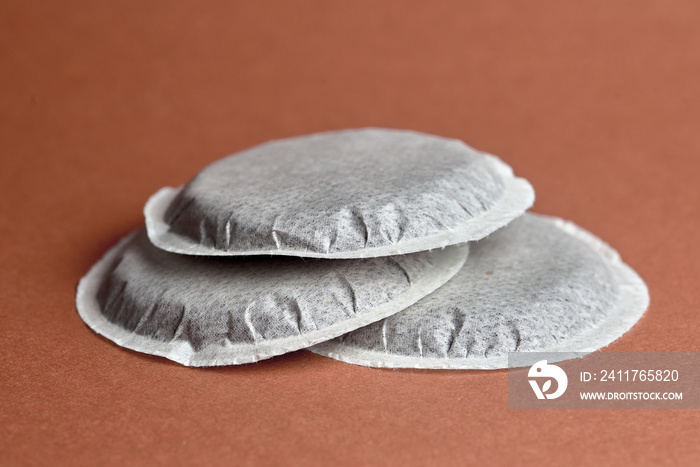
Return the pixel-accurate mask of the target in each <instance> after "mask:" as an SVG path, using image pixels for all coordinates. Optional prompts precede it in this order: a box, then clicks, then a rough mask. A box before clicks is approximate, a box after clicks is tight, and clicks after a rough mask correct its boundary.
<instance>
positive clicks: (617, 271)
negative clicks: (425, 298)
mask: <svg viewBox="0 0 700 467" xmlns="http://www.w3.org/2000/svg"><path fill="white" fill-rule="evenodd" d="M531 215H532V214H531ZM537 216H538V217H541V218H543V219H545V220H548V221H550V222H552V223H553V224H554V225H555V226H557V227H559V228H560V229H561V230H563V231H564V232H566V233H567V234H569V235H571V236H572V237H574V238H576V239H578V240H581V241H582V242H583V243H585V244H586V245H588V246H589V247H591V248H592V249H593V250H594V251H595V252H596V253H598V255H599V256H600V257H601V259H602V260H603V262H604V263H605V264H606V265H607V266H608V267H609V269H610V271H611V272H612V274H613V278H614V279H615V280H616V281H617V283H618V285H619V291H620V293H619V296H618V298H617V300H616V302H615V306H614V308H613V309H612V310H611V312H610V314H609V315H608V317H607V318H606V319H604V320H603V321H601V322H600V323H599V324H598V325H597V326H595V327H593V328H590V329H588V330H587V331H586V332H584V333H582V334H579V335H576V336H573V337H572V338H570V339H567V340H565V341H562V342H560V343H558V344H557V345H556V346H553V347H547V348H542V349H536V350H532V352H562V360H566V359H570V358H571V356H568V355H567V356H565V355H566V354H567V353H571V352H576V353H578V354H579V356H581V354H589V353H591V352H594V351H596V350H599V349H601V348H603V347H606V346H608V345H610V344H611V343H612V342H614V341H615V340H617V339H619V338H620V337H622V335H624V334H625V333H626V332H627V331H629V330H630V329H631V328H632V326H634V325H635V324H636V323H637V322H638V321H639V320H640V319H641V317H642V315H643V314H644V312H645V311H646V310H647V308H648V307H649V291H648V289H647V286H646V284H645V283H644V281H643V280H642V278H641V277H640V276H639V275H638V274H637V273H636V272H635V271H634V270H633V269H632V268H630V267H629V266H628V265H626V264H625V263H623V262H622V259H621V258H620V255H619V254H618V253H617V252H616V251H615V250H613V249H612V248H611V247H610V246H608V245H607V244H606V243H604V242H603V241H602V240H600V239H599V238H597V237H595V236H594V235H593V234H591V233H590V232H587V231H586V230H584V229H582V228H581V227H578V226H577V225H576V224H574V223H572V222H569V221H565V220H563V219H559V218H556V217H550V216H543V215H537ZM466 267H468V266H466ZM308 350H310V351H312V352H314V353H317V354H319V355H323V356H325V357H330V358H333V359H335V360H340V361H342V362H345V363H352V364H355V365H362V366H369V367H375V368H423V369H454V370H495V369H502V368H508V356H507V355H504V356H497V357H469V358H447V357H445V358H422V357H407V356H397V355H391V354H388V353H385V352H381V351H371V350H364V349H358V348H356V347H350V346H345V345H342V344H338V343H336V342H324V343H321V344H318V345H316V346H314V347H312V348H310V349H308ZM552 361H558V360H552Z"/></svg>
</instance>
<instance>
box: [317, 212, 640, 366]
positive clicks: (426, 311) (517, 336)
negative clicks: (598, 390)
mask: <svg viewBox="0 0 700 467" xmlns="http://www.w3.org/2000/svg"><path fill="white" fill-rule="evenodd" d="M648 304H649V294H648V291H647V288H646V285H645V284H644V282H643V281H642V279H641V278H640V277H639V276H638V275H637V274H636V273H635V272H634V271H633V270H632V269H631V268H630V267H629V266H627V265H625V264H624V263H623V262H622V261H621V260H620V257H619V256H618V254H617V253H616V252H615V251H614V250H612V249H611V248H610V247H609V246H607V245H606V244H604V243H603V242H602V241H600V240H599V239H597V238H596V237H594V236H593V235H591V234H590V233H588V232H586V231H584V230H583V229H581V228H579V227H577V226H575V225H574V224H572V223H570V222H566V221H563V220H561V219H557V218H550V217H544V216H539V215H534V214H525V215H524V216H522V217H520V218H518V219H516V220H514V221H513V222H512V223H511V224H509V225H508V226H507V227H505V228H503V229H501V230H499V231H497V232H495V233H493V234H492V235H491V236H489V237H488V238H486V239H484V240H482V241H479V242H475V243H473V244H472V245H471V252H470V255H469V260H468V261H467V262H466V263H465V265H464V267H463V268H462V270H461V271H460V272H459V273H458V274H457V275H456V276H455V277H454V278H452V279H451V280H450V281H449V282H448V283H447V284H445V285H444V286H443V287H441V288H440V289H438V290H437V291H435V292H433V293H432V294H431V295H429V296H427V297H425V298H423V299H421V300H420V301H419V302H417V303H416V304H414V305H412V306H411V307H409V308H407V309H406V310H404V311H402V312H400V313H397V314H395V315H392V316H390V317H388V318H385V319H383V320H380V321H377V322H375V323H373V324H371V325H369V326H366V327H364V328H361V329H358V330H356V331H353V332H350V333H348V334H346V335H343V336H341V337H339V338H337V339H334V340H331V341H328V342H324V343H322V344H319V345H317V346H314V347H312V348H311V349H309V350H311V351H313V352H316V353H319V354H321V355H325V356H328V357H331V358H335V359H337V360H341V361H344V362H348V363H354V364H358V365H365V366H372V367H391V368H444V369H492V368H507V366H508V353H509V352H582V353H590V352H592V351H595V350H597V349H599V348H601V347H604V346H606V345H608V344H610V343H611V342H613V341H614V340H616V339H617V338H619V337H620V336H622V335H623V334H624V333H625V332H627V331H628V330H629V329H630V328H631V327H632V326H633V325H634V324H635V323H636V322H637V321H638V320H639V319H640V318H641V316H642V314H643V313H644V311H645V310H646V309H647V307H648ZM562 355H564V354H562ZM564 358H566V357H564Z"/></svg>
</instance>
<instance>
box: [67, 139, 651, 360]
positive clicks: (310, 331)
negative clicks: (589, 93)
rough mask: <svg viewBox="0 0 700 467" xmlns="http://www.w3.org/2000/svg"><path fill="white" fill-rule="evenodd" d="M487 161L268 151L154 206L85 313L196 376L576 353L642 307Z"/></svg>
mask: <svg viewBox="0 0 700 467" xmlns="http://www.w3.org/2000/svg"><path fill="white" fill-rule="evenodd" d="M533 201H534V191H533V189H532V187H531V186H530V184H529V183H528V182H527V181H526V180H524V179H522V178H517V177H515V176H514V175H513V172H512V170H511V169H510V167H509V166H508V165H506V164H505V163H503V162H502V161H501V160H499V159H498V158H496V157H495V156H492V155H489V154H485V153H483V152H480V151H477V150H475V149H472V148H471V147H469V146H467V145H465V144H464V143H462V142H461V141H458V140H453V139H447V138H442V137H437V136H432V135H427V134H422V133H417V132H412V131H400V130H386V129H359V130H346V131H337V132H328V133H319V134H314V135H309V136H303V137H297V138H290V139H285V140H279V141H272V142H269V143H266V144H262V145H260V146H256V147H254V148H251V149H248V150H246V151H242V152H240V153H237V154H233V155H231V156H229V157H226V158H224V159H221V160H219V161H216V162H214V163H212V164H211V165H209V166H207V167H205V168H204V169H203V170H202V171H201V172H199V173H198V174H197V175H196V176H195V177H194V178H193V179H192V180H191V181H190V182H189V183H188V184H187V185H185V186H183V187H180V188H177V189H175V188H163V189H161V190H160V191H158V192H157V193H156V194H155V195H153V196H152V197H151V198H150V199H149V200H148V202H147V203H146V206H145V209H144V213H145V217H146V226H145V228H142V229H140V230H138V231H136V232H133V233H131V234H130V235H128V236H127V237H126V238H124V239H123V240H122V241H121V242H119V243H118V244H117V245H116V246H114V247H113V248H112V249H111V250H110V251H109V252H107V254H106V255H105V256H104V257H103V258H102V259H101V260H100V261H98V262H97V263H96V264H95V265H94V266H93V267H92V269H91V270H90V271H89V272H88V274H87V275H86V276H85V277H84V278H83V279H82V280H81V281H80V283H79V285H78V292H77V297H76V303H77V309H78V312H79V314H80V316H81V317H82V319H83V320H84V321H85V322H86V323H87V324H88V326H90V327H91V328H92V329H93V330H94V331H96V332H97V333H99V334H101V335H103V336H105V337H106V338H108V339H110V340H112V341H114V342H116V343H117V344H119V345H121V346H123V347H126V348H129V349H133V350H137V351H140V352H144V353H148V354H153V355H160V356H163V357H166V358H169V359H171V360H174V361H176V362H179V363H182V364H184V365H188V366H215V365H236V364H244V363H250V362H255V361H259V360H262V359H266V358H270V357H274V356H276V355H281V354H284V353H287V352H292V351H295V350H299V349H309V350H311V351H312V352H316V353H318V354H321V355H325V356H328V357H331V358H335V359H337V360H341V361H344V362H349V363H355V364H360V365H366V366H374V367H393V368H440V369H443V368H455V369H472V368H474V369H476V368H479V369H485V368H505V367H507V365H508V354H509V352H581V353H588V352H592V351H594V350H596V349H599V348H601V347H604V346H606V345H608V344H609V343H611V342H612V341H614V340H615V339H617V338H619V337H620V336H621V335H622V334H624V333H625V332H626V331H627V330H629V329H630V328H631V327H632V326H633V325H634V323H635V322H636V321H638V320H639V318H640V317H641V316H642V314H643V313H644V311H645V310H646V308H647V306H648V302H649V297H648V292H647V289H646V286H645V284H644V282H643V281H642V280H641V279H640V278H639V276H638V275H637V274H636V273H635V272H634V271H633V270H632V269H630V268H629V267H628V266H627V265H625V264H624V263H623V262H622V261H621V260H620V258H619V256H618V255H617V253H616V252H615V251H614V250H612V249H611V248H610V247H608V246H607V245H606V244H604V243H603V242H602V241H600V240H599V239H597V238H596V237H594V236H593V235H591V234H589V233H588V232H586V231H584V230H582V229H580V228H579V227H576V226H575V225H574V224H572V223H570V222H566V221H563V220H561V219H557V218H552V217H545V216H541V215H536V214H532V213H526V211H527V209H528V208H530V207H531V206H532V203H533Z"/></svg>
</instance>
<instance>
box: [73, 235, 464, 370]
mask: <svg viewBox="0 0 700 467" xmlns="http://www.w3.org/2000/svg"><path fill="white" fill-rule="evenodd" d="M467 254H468V249H467V248H465V247H456V246H455V247H449V248H446V249H443V250H434V251H432V252H420V253H414V254H411V255H404V256H397V257H382V258H371V259H356V260H337V261H328V260H321V259H306V260H304V259H302V258H292V257H284V256H277V257H259V256H258V257H247V258H221V257H216V258H211V257H197V256H184V255H176V254H172V253H168V252H165V251H163V250H160V249H158V248H156V247H154V246H153V245H152V244H151V243H150V242H149V240H148V237H147V236H146V233H145V231H144V230H141V231H138V232H135V233H132V234H131V235H129V236H128V237H126V238H125V239H123V240H122V241H121V242H120V243H119V244H118V245H117V246H115V247H114V248H112V249H111V250H110V251H109V252H108V253H107V254H106V255H105V256H104V257H103V258H102V259H101V260H100V261H99V262H97V263H96V264H95V265H94V266H93V267H92V269H91V270H90V272H89V273H88V274H87V275H86V276H85V277H83V279H81V281H80V283H79V285H78V291H77V296H76V305H77V309H78V313H79V314H80V316H81V318H82V319H83V321H85V323H87V324H88V326H90V327H91V328H92V329H93V330H94V331H96V332H97V333H99V334H101V335H103V336H105V337H107V338H108V339H110V340H112V341H114V342H115V343H117V344H119V345H121V346H123V347H126V348H129V349H132V350H136V351H139V352H144V353H147V354H153V355H160V356H163V357H166V358H169V359H171V360H174V361H176V362H179V363H182V364H184V365H187V366H215V365H234V364H241V363H250V362H255V361H258V360H262V359H265V358H269V357H273V356H275V355H280V354H284V353H287V352H291V351H294V350H298V349H302V348H305V347H308V346H310V345H314V344H317V343H319V342H323V341H325V340H328V339H332V338H334V337H337V336H339V335H341V334H343V333H345V332H349V331H352V330H354V329H357V328H359V327H361V326H365V325H367V324H370V323H372V322H373V321H375V320H378V319H381V318H384V317H386V316H389V315H391V314H393V313H396V312H398V311H400V310H402V309H404V308H406V307H407V306H410V305H411V304H413V303H415V302H416V301H417V300H419V299H420V298H422V297H424V296H425V295H427V294H429V293H430V292H432V291H433V290H435V289H437V288H438V287H439V286H441V285H442V284H444V283H445V282H446V281H447V280H449V278H450V277H452V276H453V275H454V274H456V273H457V271H459V270H460V268H461V266H462V264H463V263H464V261H465V259H466V257H467Z"/></svg>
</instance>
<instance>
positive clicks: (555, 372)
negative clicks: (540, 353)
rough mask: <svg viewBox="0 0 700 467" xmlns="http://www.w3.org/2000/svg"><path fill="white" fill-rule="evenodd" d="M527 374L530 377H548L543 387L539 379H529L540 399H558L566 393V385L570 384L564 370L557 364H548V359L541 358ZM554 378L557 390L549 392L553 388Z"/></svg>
mask: <svg viewBox="0 0 700 467" xmlns="http://www.w3.org/2000/svg"><path fill="white" fill-rule="evenodd" d="M527 376H528V377H530V378H548V379H547V380H546V381H545V382H544V384H543V385H542V387H541V388H540V385H539V384H538V383H537V380H534V379H529V380H528V382H529V383H530V386H532V390H533V391H535V395H536V396H537V398H538V399H544V398H545V397H546V398H547V399H556V398H557V397H559V396H561V395H562V394H564V391H566V386H567V385H568V384H569V378H567V377H566V373H564V370H562V369H561V368H559V367H558V366H556V365H547V360H540V361H539V362H537V363H535V364H534V365H532V366H531V367H530V371H529V372H528V373H527ZM552 379H554V380H555V381H556V382H557V390H556V391H554V392H552V393H549V394H548V393H547V391H549V390H550V389H551V388H552Z"/></svg>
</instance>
